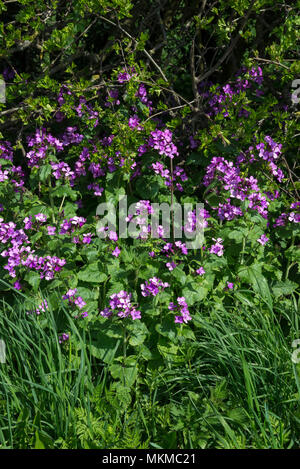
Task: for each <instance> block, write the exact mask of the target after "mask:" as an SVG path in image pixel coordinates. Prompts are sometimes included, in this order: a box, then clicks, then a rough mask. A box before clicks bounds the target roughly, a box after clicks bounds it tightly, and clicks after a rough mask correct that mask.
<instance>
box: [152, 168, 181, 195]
mask: <svg viewBox="0 0 300 469" xmlns="http://www.w3.org/2000/svg"><path fill="white" fill-rule="evenodd" d="M152 169H153V170H154V172H155V173H156V174H159V175H160V176H161V177H162V178H163V179H165V185H166V186H168V187H171V186H172V184H173V186H174V187H175V188H176V189H178V190H179V191H180V192H183V187H182V185H181V183H180V182H179V181H182V182H183V181H187V179H188V177H187V175H186V173H185V171H184V169H183V168H180V167H179V166H175V169H174V171H173V178H172V176H171V174H170V171H169V170H168V169H164V165H163V164H162V163H161V162H160V161H157V162H156V163H152Z"/></svg>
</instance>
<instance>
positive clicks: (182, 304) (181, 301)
mask: <svg viewBox="0 0 300 469" xmlns="http://www.w3.org/2000/svg"><path fill="white" fill-rule="evenodd" d="M169 310H171V311H176V312H179V313H180V315H179V314H178V315H176V316H175V323H178V324H182V323H187V322H188V321H190V320H191V319H192V318H191V316H190V313H189V310H188V305H187V302H186V299H185V297H184V296H181V297H178V298H177V304H176V303H173V302H171V303H170V304H169Z"/></svg>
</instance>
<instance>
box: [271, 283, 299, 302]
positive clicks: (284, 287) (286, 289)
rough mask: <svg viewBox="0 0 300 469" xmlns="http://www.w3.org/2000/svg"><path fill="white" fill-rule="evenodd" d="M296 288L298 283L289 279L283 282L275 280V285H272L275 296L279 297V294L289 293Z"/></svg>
mask: <svg viewBox="0 0 300 469" xmlns="http://www.w3.org/2000/svg"><path fill="white" fill-rule="evenodd" d="M297 288H298V284H297V283H295V282H291V281H290V280H286V281H285V282H277V283H275V285H273V286H272V291H273V293H274V296H275V298H279V297H280V296H286V295H290V294H291V293H293V292H294V291H296V290H297Z"/></svg>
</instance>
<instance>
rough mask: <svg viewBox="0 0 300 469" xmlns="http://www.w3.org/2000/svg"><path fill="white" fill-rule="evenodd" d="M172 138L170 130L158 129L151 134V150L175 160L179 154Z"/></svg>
mask: <svg viewBox="0 0 300 469" xmlns="http://www.w3.org/2000/svg"><path fill="white" fill-rule="evenodd" d="M172 136H173V134H172V132H171V131H170V130H169V129H166V130H159V129H156V130H154V131H153V132H151V135H150V137H149V140H148V145H149V147H150V148H154V149H155V150H157V151H158V153H159V154H160V155H165V156H168V157H169V158H171V159H173V158H174V156H178V155H179V153H178V150H177V147H176V145H174V143H173V142H172Z"/></svg>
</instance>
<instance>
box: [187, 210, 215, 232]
mask: <svg viewBox="0 0 300 469" xmlns="http://www.w3.org/2000/svg"><path fill="white" fill-rule="evenodd" d="M207 218H210V214H209V212H208V211H207V210H206V209H205V208H202V209H199V210H198V213H197V214H196V210H192V211H190V212H188V214H187V223H186V224H185V225H184V230H185V232H186V233H194V232H195V231H196V230H197V231H199V230H203V229H204V228H207V227H208V222H207V221H206V220H207Z"/></svg>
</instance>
